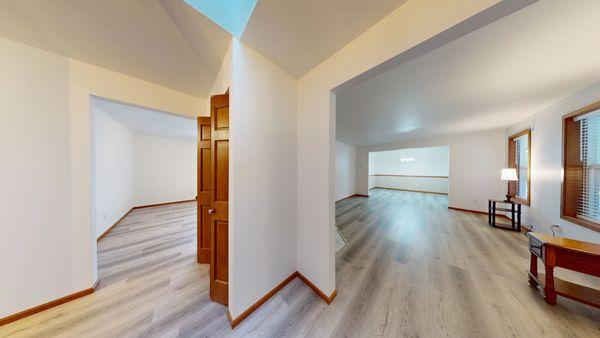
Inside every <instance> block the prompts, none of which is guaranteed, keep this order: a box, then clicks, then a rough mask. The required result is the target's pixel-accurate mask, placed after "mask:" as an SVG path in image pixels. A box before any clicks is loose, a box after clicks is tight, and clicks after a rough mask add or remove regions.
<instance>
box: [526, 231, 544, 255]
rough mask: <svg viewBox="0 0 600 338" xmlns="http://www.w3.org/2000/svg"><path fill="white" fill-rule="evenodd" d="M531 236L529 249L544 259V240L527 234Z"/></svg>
mask: <svg viewBox="0 0 600 338" xmlns="http://www.w3.org/2000/svg"><path fill="white" fill-rule="evenodd" d="M527 237H528V238H529V251H531V253H533V254H534V255H536V256H537V257H539V258H541V259H542V261H543V260H544V242H542V241H541V240H540V239H539V238H537V237H535V236H527Z"/></svg>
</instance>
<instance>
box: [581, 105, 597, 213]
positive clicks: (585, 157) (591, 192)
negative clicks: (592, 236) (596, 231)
mask: <svg viewBox="0 0 600 338" xmlns="http://www.w3.org/2000/svg"><path fill="white" fill-rule="evenodd" d="M575 121H576V122H578V123H579V132H580V136H579V142H580V147H579V149H580V154H579V156H580V160H581V163H582V171H583V173H582V178H583V182H582V183H583V184H582V185H581V191H580V193H579V200H578V203H577V217H580V218H583V219H588V220H590V221H593V222H598V221H600V111H598V110H596V111H594V112H591V113H589V114H585V115H581V116H579V117H577V118H575Z"/></svg>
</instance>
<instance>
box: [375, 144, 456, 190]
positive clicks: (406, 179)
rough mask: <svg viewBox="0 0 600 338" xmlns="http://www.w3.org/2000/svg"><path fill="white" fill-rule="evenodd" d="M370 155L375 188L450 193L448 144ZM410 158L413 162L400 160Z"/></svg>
mask: <svg viewBox="0 0 600 338" xmlns="http://www.w3.org/2000/svg"><path fill="white" fill-rule="evenodd" d="M369 155H372V156H369V176H370V177H369V180H370V182H371V185H372V186H374V187H377V188H391V189H401V190H415V191H424V192H435V193H442V194H447V193H448V173H449V161H450V152H449V149H448V147H428V148H409V149H397V150H388V151H379V152H374V153H371V154H369ZM407 158H410V159H413V161H401V159H407ZM371 175H375V176H371ZM427 176H428V177H427Z"/></svg>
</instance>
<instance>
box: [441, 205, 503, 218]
mask: <svg viewBox="0 0 600 338" xmlns="http://www.w3.org/2000/svg"><path fill="white" fill-rule="evenodd" d="M448 209H452V210H456V211H462V212H470V213H473V214H481V215H487V214H488V213H487V211H479V210H470V209H461V208H456V207H448ZM497 216H500V217H504V218H506V219H507V220H510V218H509V217H508V216H506V215H504V214H499V215H497Z"/></svg>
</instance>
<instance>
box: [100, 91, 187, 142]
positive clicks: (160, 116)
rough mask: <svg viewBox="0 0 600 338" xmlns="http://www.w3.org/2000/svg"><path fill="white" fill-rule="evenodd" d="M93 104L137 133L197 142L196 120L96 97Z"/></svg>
mask: <svg viewBox="0 0 600 338" xmlns="http://www.w3.org/2000/svg"><path fill="white" fill-rule="evenodd" d="M92 104H93V105H94V106H95V107H96V108H98V109H100V110H101V111H103V112H105V113H107V114H108V115H110V116H111V117H112V118H113V119H115V120H117V121H118V122H119V123H121V124H122V125H124V126H125V127H126V128H127V129H129V130H131V131H133V132H135V133H143V134H152V135H158V136H164V137H171V138H180V139H190V140H195V139H196V135H197V123H196V120H194V119H191V118H187V117H182V116H179V115H174V114H169V113H166V112H161V111H158V110H153V109H149V108H143V107H139V106H134V105H130V104H126V103H120V102H116V101H112V100H107V99H104V98H99V97H94V98H93V99H92Z"/></svg>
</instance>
